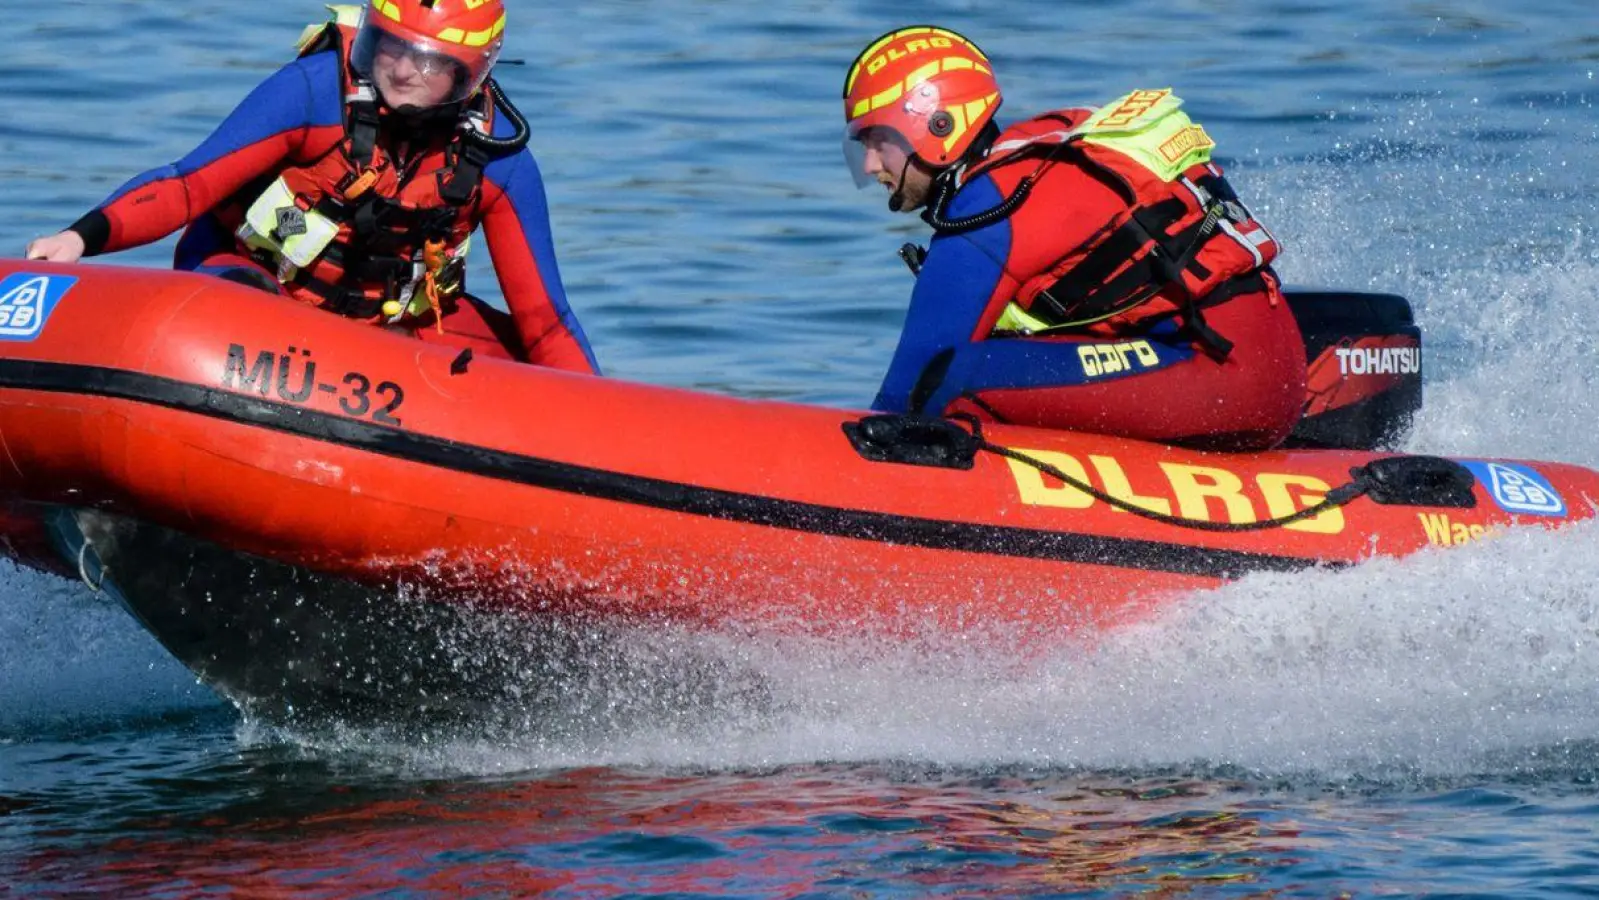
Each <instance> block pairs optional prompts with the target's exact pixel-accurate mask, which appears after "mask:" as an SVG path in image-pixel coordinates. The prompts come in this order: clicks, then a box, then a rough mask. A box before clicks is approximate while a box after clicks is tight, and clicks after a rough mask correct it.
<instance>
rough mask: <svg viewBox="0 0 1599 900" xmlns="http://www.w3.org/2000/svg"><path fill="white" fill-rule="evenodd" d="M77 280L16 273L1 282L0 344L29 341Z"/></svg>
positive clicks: (65, 277) (67, 277)
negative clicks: (3, 342)
mask: <svg viewBox="0 0 1599 900" xmlns="http://www.w3.org/2000/svg"><path fill="white" fill-rule="evenodd" d="M77 283H78V279H77V278H75V277H73V276H71V275H39V274H35V273H32V272H16V273H14V274H11V275H7V276H6V277H5V279H4V280H0V341H31V340H33V339H34V338H36V337H38V336H39V332H41V331H43V330H44V323H45V322H48V321H49V320H50V313H52V312H54V311H55V308H56V304H57V303H58V302H60V300H61V298H62V297H65V296H66V295H67V291H70V290H72V286H73V285H75V284H77Z"/></svg>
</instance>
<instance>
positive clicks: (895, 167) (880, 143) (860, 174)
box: [844, 124, 911, 190]
mask: <svg viewBox="0 0 1599 900" xmlns="http://www.w3.org/2000/svg"><path fill="white" fill-rule="evenodd" d="M910 158H911V145H910V142H909V141H907V140H905V138H904V137H902V136H901V135H900V133H899V132H898V131H895V130H894V129H892V128H888V127H884V126H881V125H879V126H867V127H865V128H860V127H857V126H855V125H853V124H852V125H846V126H845V127H844V164H845V165H847V166H849V174H850V177H852V178H854V179H855V187H856V189H857V190H859V189H863V188H866V187H869V186H871V185H874V184H880V183H882V181H881V179H880V178H879V173H882V172H887V173H888V175H889V177H890V178H892V179H894V180H895V181H897V180H898V179H899V178H900V176H901V175H902V174H903V173H904V170H905V166H906V164H907V163H908V162H909V161H910Z"/></svg>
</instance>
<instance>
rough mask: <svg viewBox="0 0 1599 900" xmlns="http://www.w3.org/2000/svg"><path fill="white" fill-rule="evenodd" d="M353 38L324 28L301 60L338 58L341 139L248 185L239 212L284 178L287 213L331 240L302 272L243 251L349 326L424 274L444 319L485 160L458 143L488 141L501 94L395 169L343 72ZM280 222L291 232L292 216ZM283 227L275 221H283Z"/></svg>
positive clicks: (459, 286) (368, 93)
mask: <svg viewBox="0 0 1599 900" xmlns="http://www.w3.org/2000/svg"><path fill="white" fill-rule="evenodd" d="M354 36H355V32H354V29H352V28H349V27H348V26H344V25H340V24H335V23H330V24H328V25H327V26H326V27H325V28H324V29H323V30H322V32H321V34H320V35H318V36H317V37H316V38H315V39H314V40H312V41H310V42H308V43H307V44H305V45H304V49H303V50H302V52H301V54H300V55H301V56H302V57H304V56H309V55H311V54H314V53H320V52H325V51H327V50H330V49H331V50H335V51H336V52H338V54H339V60H340V65H339V71H340V79H341V89H342V92H343V96H344V97H345V115H344V124H345V137H344V139H343V140H342V141H340V142H339V143H338V144H337V145H335V146H334V147H333V148H332V149H330V150H329V151H328V152H326V153H324V154H323V155H322V156H321V157H319V158H318V159H316V160H313V161H312V162H309V163H304V164H291V165H288V166H286V167H285V168H283V169H280V170H278V171H276V172H274V173H273V174H271V175H270V176H266V177H264V178H262V179H258V180H257V181H256V182H255V183H253V184H251V185H248V186H246V188H245V189H244V190H243V191H241V192H240V194H239V195H238V197H239V198H240V200H241V202H240V203H239V204H237V206H238V207H241V208H248V207H249V206H250V203H251V201H252V200H253V199H254V197H255V196H256V195H259V194H261V193H262V192H263V191H264V190H265V189H266V188H267V187H268V186H269V185H273V184H275V182H276V181H277V180H278V179H280V178H281V179H282V181H283V182H284V183H285V184H286V185H287V187H288V188H289V190H290V191H291V192H292V194H293V202H294V205H295V206H296V207H297V208H298V209H299V210H301V211H302V213H306V212H311V211H313V210H314V211H315V212H316V213H319V214H320V215H322V216H324V217H325V218H327V219H329V220H332V221H333V222H335V223H337V225H338V233H337V235H336V236H335V237H334V238H333V240H332V242H331V243H330V244H329V245H328V247H327V248H326V249H325V250H324V251H322V253H321V254H320V255H319V256H318V257H317V258H316V259H315V261H314V262H312V263H310V264H308V265H306V266H303V267H295V266H292V265H289V264H287V263H286V261H285V260H284V259H283V258H282V257H281V256H280V255H278V254H275V253H274V252H273V251H271V250H268V249H263V248H261V247H259V246H252V245H249V244H246V242H245V240H244V239H243V237H241V238H240V241H239V247H240V251H241V252H242V253H244V254H245V255H247V256H250V257H252V258H254V259H255V260H256V261H257V262H259V263H261V264H262V265H264V266H266V267H267V268H268V269H274V270H276V271H277V272H278V273H279V277H280V280H282V281H283V282H284V284H285V285H286V286H287V287H289V288H290V290H291V293H295V294H299V293H300V292H301V291H302V290H303V291H305V292H309V294H311V295H312V296H311V297H304V296H303V295H302V299H308V300H311V302H313V303H315V305H317V306H320V307H322V308H325V309H329V310H332V311H334V312H338V313H341V314H343V315H347V316H352V317H355V318H372V317H374V316H377V315H378V314H379V312H380V310H381V309H382V307H383V304H384V302H385V301H395V300H402V299H403V300H408V299H409V298H410V293H411V291H414V290H419V289H420V288H418V286H417V280H418V279H419V278H421V277H422V276H423V274H424V272H425V270H427V269H428V268H429V267H430V266H431V267H432V268H434V269H435V270H436V279H437V280H436V283H437V286H438V288H439V294H440V299H442V300H444V301H445V305H444V308H443V309H441V310H439V313H440V314H441V315H442V314H448V313H449V312H451V311H453V309H454V306H455V300H456V299H457V298H458V297H459V296H460V294H461V293H462V292H463V291H464V281H465V272H464V268H465V260H464V254H462V253H461V252H460V251H461V250H462V248H463V246H464V245H465V243H466V241H467V238H468V237H469V236H470V235H471V233H472V231H473V230H474V229H475V227H476V225H477V220H478V215H477V204H478V200H479V198H480V196H481V186H482V176H483V169H484V167H486V166H487V165H488V163H489V162H490V161H492V154H491V153H490V152H489V151H488V150H487V149H485V147H484V146H482V145H480V143H476V142H474V141H471V140H467V139H466V137H465V136H466V134H467V133H468V131H469V130H472V131H475V132H476V133H477V134H479V135H482V136H483V137H485V138H487V137H489V136H491V135H492V133H493V122H494V115H495V97H496V96H497V95H498V90H497V88H493V87H490V88H489V89H487V90H485V91H483V92H481V93H479V94H478V95H477V97H475V98H474V99H473V100H472V101H470V102H469V104H468V106H467V108H465V109H463V110H462V111H461V113H460V116H459V120H458V122H456V123H453V124H456V125H458V127H455V128H453V129H452V130H451V132H450V137H449V138H448V140H447V142H445V143H444V144H443V146H442V147H434V148H427V149H421V150H418V151H416V152H417V156H416V157H415V158H414V159H413V160H410V161H408V163H407V165H408V168H407V169H406V170H404V171H402V170H401V168H400V165H399V163H398V162H397V161H396V160H395V159H394V158H393V157H392V156H391V155H390V152H389V151H388V150H387V149H385V148H384V147H383V146H382V145H381V144H380V143H379V140H378V134H379V131H380V129H381V128H382V127H383V125H384V123H385V120H386V118H387V117H388V114H386V113H384V112H381V111H380V109H379V105H378V100H377V94H376V91H375V89H374V88H373V86H372V85H371V84H370V83H367V82H365V81H363V80H360V79H359V78H358V77H357V76H356V75H355V74H354V72H353V70H352V69H351V67H350V47H351V44H352V43H353V41H354ZM435 140H436V139H435ZM524 140H525V137H524ZM500 143H503V142H500ZM516 149H520V147H517V148H516ZM229 218H231V217H229ZM241 218H242V217H241ZM287 218H288V220H289V223H290V224H289V225H288V227H290V228H292V227H293V219H294V217H293V216H292V215H291V216H289V217H287ZM284 220H285V217H284V216H283V215H282V214H280V215H279V221H280V223H282V222H283V221H284ZM302 221H303V220H302ZM229 224H233V225H237V222H236V221H235V222H230V223H229ZM281 227H284V226H283V225H281V224H280V228H281ZM302 227H303V225H302ZM291 233H292V232H291ZM274 236H275V235H274ZM296 289H299V290H296Z"/></svg>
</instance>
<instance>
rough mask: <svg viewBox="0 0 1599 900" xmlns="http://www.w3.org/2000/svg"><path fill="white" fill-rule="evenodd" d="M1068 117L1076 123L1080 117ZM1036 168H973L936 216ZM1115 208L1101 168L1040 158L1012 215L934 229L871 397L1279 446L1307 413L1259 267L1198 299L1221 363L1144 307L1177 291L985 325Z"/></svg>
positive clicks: (966, 211)
mask: <svg viewBox="0 0 1599 900" xmlns="http://www.w3.org/2000/svg"><path fill="white" fill-rule="evenodd" d="M1068 113H1069V114H1071V115H1072V116H1074V117H1075V118H1076V119H1077V120H1078V121H1081V119H1082V118H1083V117H1086V115H1087V113H1086V111H1068ZM1010 135H1011V132H1006V133H1005V135H1002V136H1001V138H1002V139H1003V138H1005V137H1008V136H1010ZM1037 170H1038V167H1037V165H1036V164H1035V162H1034V161H1030V160H1027V159H1018V160H1015V161H1008V162H1000V163H999V164H998V165H994V166H991V167H986V168H984V167H981V166H979V167H978V168H977V169H976V170H975V171H976V174H975V175H974V176H973V177H970V178H969V179H968V180H966V181H965V182H964V183H963V184H961V186H960V188H959V190H958V191H957V192H956V194H955V195H954V197H953V199H952V200H951V201H950V203H949V206H948V209H947V210H946V215H947V217H948V218H950V219H958V218H963V217H967V216H972V215H976V214H978V213H981V212H984V211H986V210H990V209H993V208H995V207H997V206H999V205H1000V204H1001V203H1002V202H1003V201H1004V200H1005V199H1006V198H1008V197H1011V196H1012V195H1013V194H1014V193H1015V192H1016V190H1017V187H1018V184H1019V183H1020V182H1021V180H1022V178H1023V177H1025V176H1028V175H1029V174H1035V173H1036V172H1037ZM1126 207H1127V204H1126V202H1125V200H1124V199H1123V198H1122V196H1121V195H1119V194H1118V193H1117V191H1116V190H1113V189H1112V187H1111V186H1109V185H1108V184H1107V182H1106V180H1105V179H1104V178H1103V177H1102V176H1101V175H1097V174H1096V173H1094V172H1092V171H1090V170H1089V167H1087V166H1083V165H1078V164H1072V163H1070V162H1063V163H1061V164H1056V165H1053V166H1051V167H1049V168H1047V170H1045V171H1044V172H1043V174H1042V176H1041V177H1039V178H1038V179H1037V181H1036V183H1035V184H1034V185H1033V187H1032V189H1031V194H1030V195H1029V196H1028V197H1027V199H1026V200H1025V201H1024V202H1022V203H1021V205H1020V206H1019V207H1018V208H1017V209H1016V211H1015V212H1013V213H1012V214H1011V215H1009V216H1008V217H1004V218H1002V219H1000V220H999V221H997V222H994V223H993V224H989V225H986V226H983V227H980V228H976V229H973V230H969V231H965V232H960V233H941V234H937V235H935V237H934V238H933V240H932V242H931V244H930V245H929V246H928V249H927V255H926V259H925V262H924V263H923V266H922V269H921V272H920V274H919V275H918V277H917V281H916V288H915V291H914V292H913V294H912V296H911V303H910V310H909V312H908V314H907V316H906V320H905V326H904V330H903V331H902V333H901V336H900V342H899V346H898V348H897V349H896V350H895V353H894V358H893V362H892V363H891V364H890V366H889V370H888V373H887V375H886V377H885V378H884V379H883V384H882V387H881V389H880V391H879V393H878V395H877V398H876V399H875V400H874V401H873V404H872V406H873V408H874V409H879V410H883V411H887V412H925V413H931V414H943V413H948V412H955V411H964V412H970V413H974V414H976V415H978V416H980V417H982V418H985V419H990V420H999V421H1006V422H1015V423H1020V424H1027V425H1037V426H1040V427H1046V428H1062V429H1071V430H1078V431H1091V432H1096V433H1103V434H1114V435H1120V436H1125V437H1134V438H1141V439H1146V440H1159V441H1167V442H1182V443H1189V444H1194V445H1202V446H1209V447H1216V448H1223V449H1237V450H1245V449H1263V448H1267V447H1271V446H1275V445H1276V444H1278V443H1280V442H1281V441H1282V440H1283V439H1284V438H1285V437H1287V435H1288V433H1289V431H1290V430H1291V429H1292V428H1293V425H1294V423H1295V422H1297V421H1298V419H1299V416H1300V413H1301V410H1302V408H1303V404H1304V398H1305V357H1304V345H1303V343H1302V339H1301V337H1300V334H1299V328H1298V325H1297V323H1296V322H1295V320H1294V317H1293V314H1292V312H1291V311H1290V310H1289V309H1288V306H1287V304H1286V302H1284V301H1283V299H1282V295H1281V291H1280V288H1279V286H1278V283H1277V281H1276V279H1275V276H1273V275H1272V274H1271V273H1270V271H1269V269H1262V270H1261V271H1260V272H1258V273H1257V277H1259V278H1260V279H1261V280H1260V281H1259V283H1258V284H1256V285H1255V289H1254V290H1246V291H1241V292H1239V293H1237V294H1236V295H1234V296H1232V297H1231V298H1230V299H1227V300H1226V301H1224V302H1222V303H1220V304H1218V305H1215V306H1208V307H1206V308H1205V309H1204V320H1205V322H1206V323H1207V324H1208V325H1209V327H1210V328H1211V329H1213V330H1214V331H1215V332H1217V333H1219V334H1221V335H1222V336H1224V337H1225V338H1226V339H1228V340H1230V341H1231V342H1232V343H1233V345H1234V346H1233V348H1232V350H1231V352H1230V353H1228V354H1226V355H1225V357H1224V358H1218V355H1212V354H1207V353H1205V352H1201V351H1200V349H1199V347H1198V346H1197V345H1196V340H1195V337H1194V335H1193V334H1192V332H1191V331H1189V330H1188V329H1187V328H1185V327H1183V326H1184V321H1183V317H1182V316H1181V315H1180V314H1178V315H1170V314H1168V315H1164V316H1156V315H1151V314H1150V313H1151V312H1152V311H1154V310H1156V309H1164V310H1166V311H1175V310H1176V309H1177V308H1178V306H1179V304H1177V303H1176V302H1172V303H1166V304H1161V303H1156V304H1150V305H1149V306H1148V307H1147V308H1140V309H1138V310H1133V311H1130V312H1129V313H1127V314H1124V315H1118V316H1116V317H1113V318H1111V319H1108V320H1106V321H1103V322H1099V323H1097V324H1094V325H1088V326H1083V327H1081V328H1075V329H1071V330H1069V331H1067V332H1066V333H1064V334H1063V333H1057V332H1051V333H1048V334H1039V335H1031V336H1014V337H1007V336H1000V335H996V334H995V333H994V330H995V326H996V323H998V322H999V320H1000V317H1001V315H1002V314H1003V313H1004V312H1005V309H1006V307H1007V305H1008V304H1009V303H1011V301H1013V300H1014V299H1016V298H1017V294H1018V291H1019V290H1020V289H1021V288H1022V286H1023V285H1025V284H1027V283H1029V282H1030V281H1034V280H1035V279H1037V278H1038V277H1039V276H1040V274H1041V273H1047V272H1049V271H1050V270H1051V267H1052V266H1053V265H1055V264H1056V263H1057V262H1058V261H1059V260H1061V259H1062V257H1063V256H1065V255H1067V254H1068V253H1069V252H1070V251H1072V250H1073V248H1080V247H1083V246H1086V245H1089V244H1090V242H1092V241H1094V240H1096V239H1097V238H1098V237H1099V236H1100V235H1101V234H1102V233H1103V231H1104V229H1105V228H1106V223H1107V222H1110V221H1111V220H1112V219H1113V217H1115V216H1116V215H1117V214H1118V213H1119V212H1122V211H1124V210H1125V209H1126ZM1166 293H1167V292H1163V293H1162V295H1161V296H1165V294H1166ZM1201 299H1203V298H1201ZM1134 340H1137V341H1141V342H1142V345H1141V347H1140V350H1141V351H1142V352H1141V353H1130V352H1127V347H1128V346H1129V343H1128V342H1130V341H1134ZM1096 351H1098V352H1096ZM1118 351H1120V352H1118ZM1102 361H1103V362H1104V364H1101V363H1102Z"/></svg>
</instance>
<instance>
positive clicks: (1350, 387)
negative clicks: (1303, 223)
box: [1284, 288, 1421, 450]
mask: <svg viewBox="0 0 1599 900" xmlns="http://www.w3.org/2000/svg"><path fill="white" fill-rule="evenodd" d="M1284 294H1285V296H1287V298H1288V307H1289V309H1291V310H1293V313H1294V318H1295V319H1297V320H1298V321H1299V331H1300V333H1301V334H1303V335H1304V339H1305V362H1306V364H1307V366H1308V369H1309V371H1308V377H1307V379H1306V390H1305V414H1304V417H1303V418H1301V419H1300V420H1299V424H1298V425H1296V426H1294V431H1293V433H1292V434H1291V435H1289V437H1288V440H1287V442H1286V446H1288V447H1316V448H1339V449H1348V450H1384V449H1389V448H1392V447H1393V446H1394V445H1395V444H1396V443H1397V442H1398V441H1399V440H1400V439H1401V438H1403V437H1404V435H1405V433H1406V432H1407V431H1408V430H1409V428H1410V422H1411V419H1412V418H1413V417H1414V416H1415V414H1416V413H1417V412H1419V411H1420V410H1421V330H1420V329H1418V328H1417V327H1416V322H1415V319H1414V317H1413V316H1412V315H1411V311H1410V301H1408V300H1406V299H1405V298H1404V297H1401V296H1399V295H1397V294H1376V293H1358V292H1349V291H1322V290H1308V289H1295V288H1288V289H1285V290H1284Z"/></svg>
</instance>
